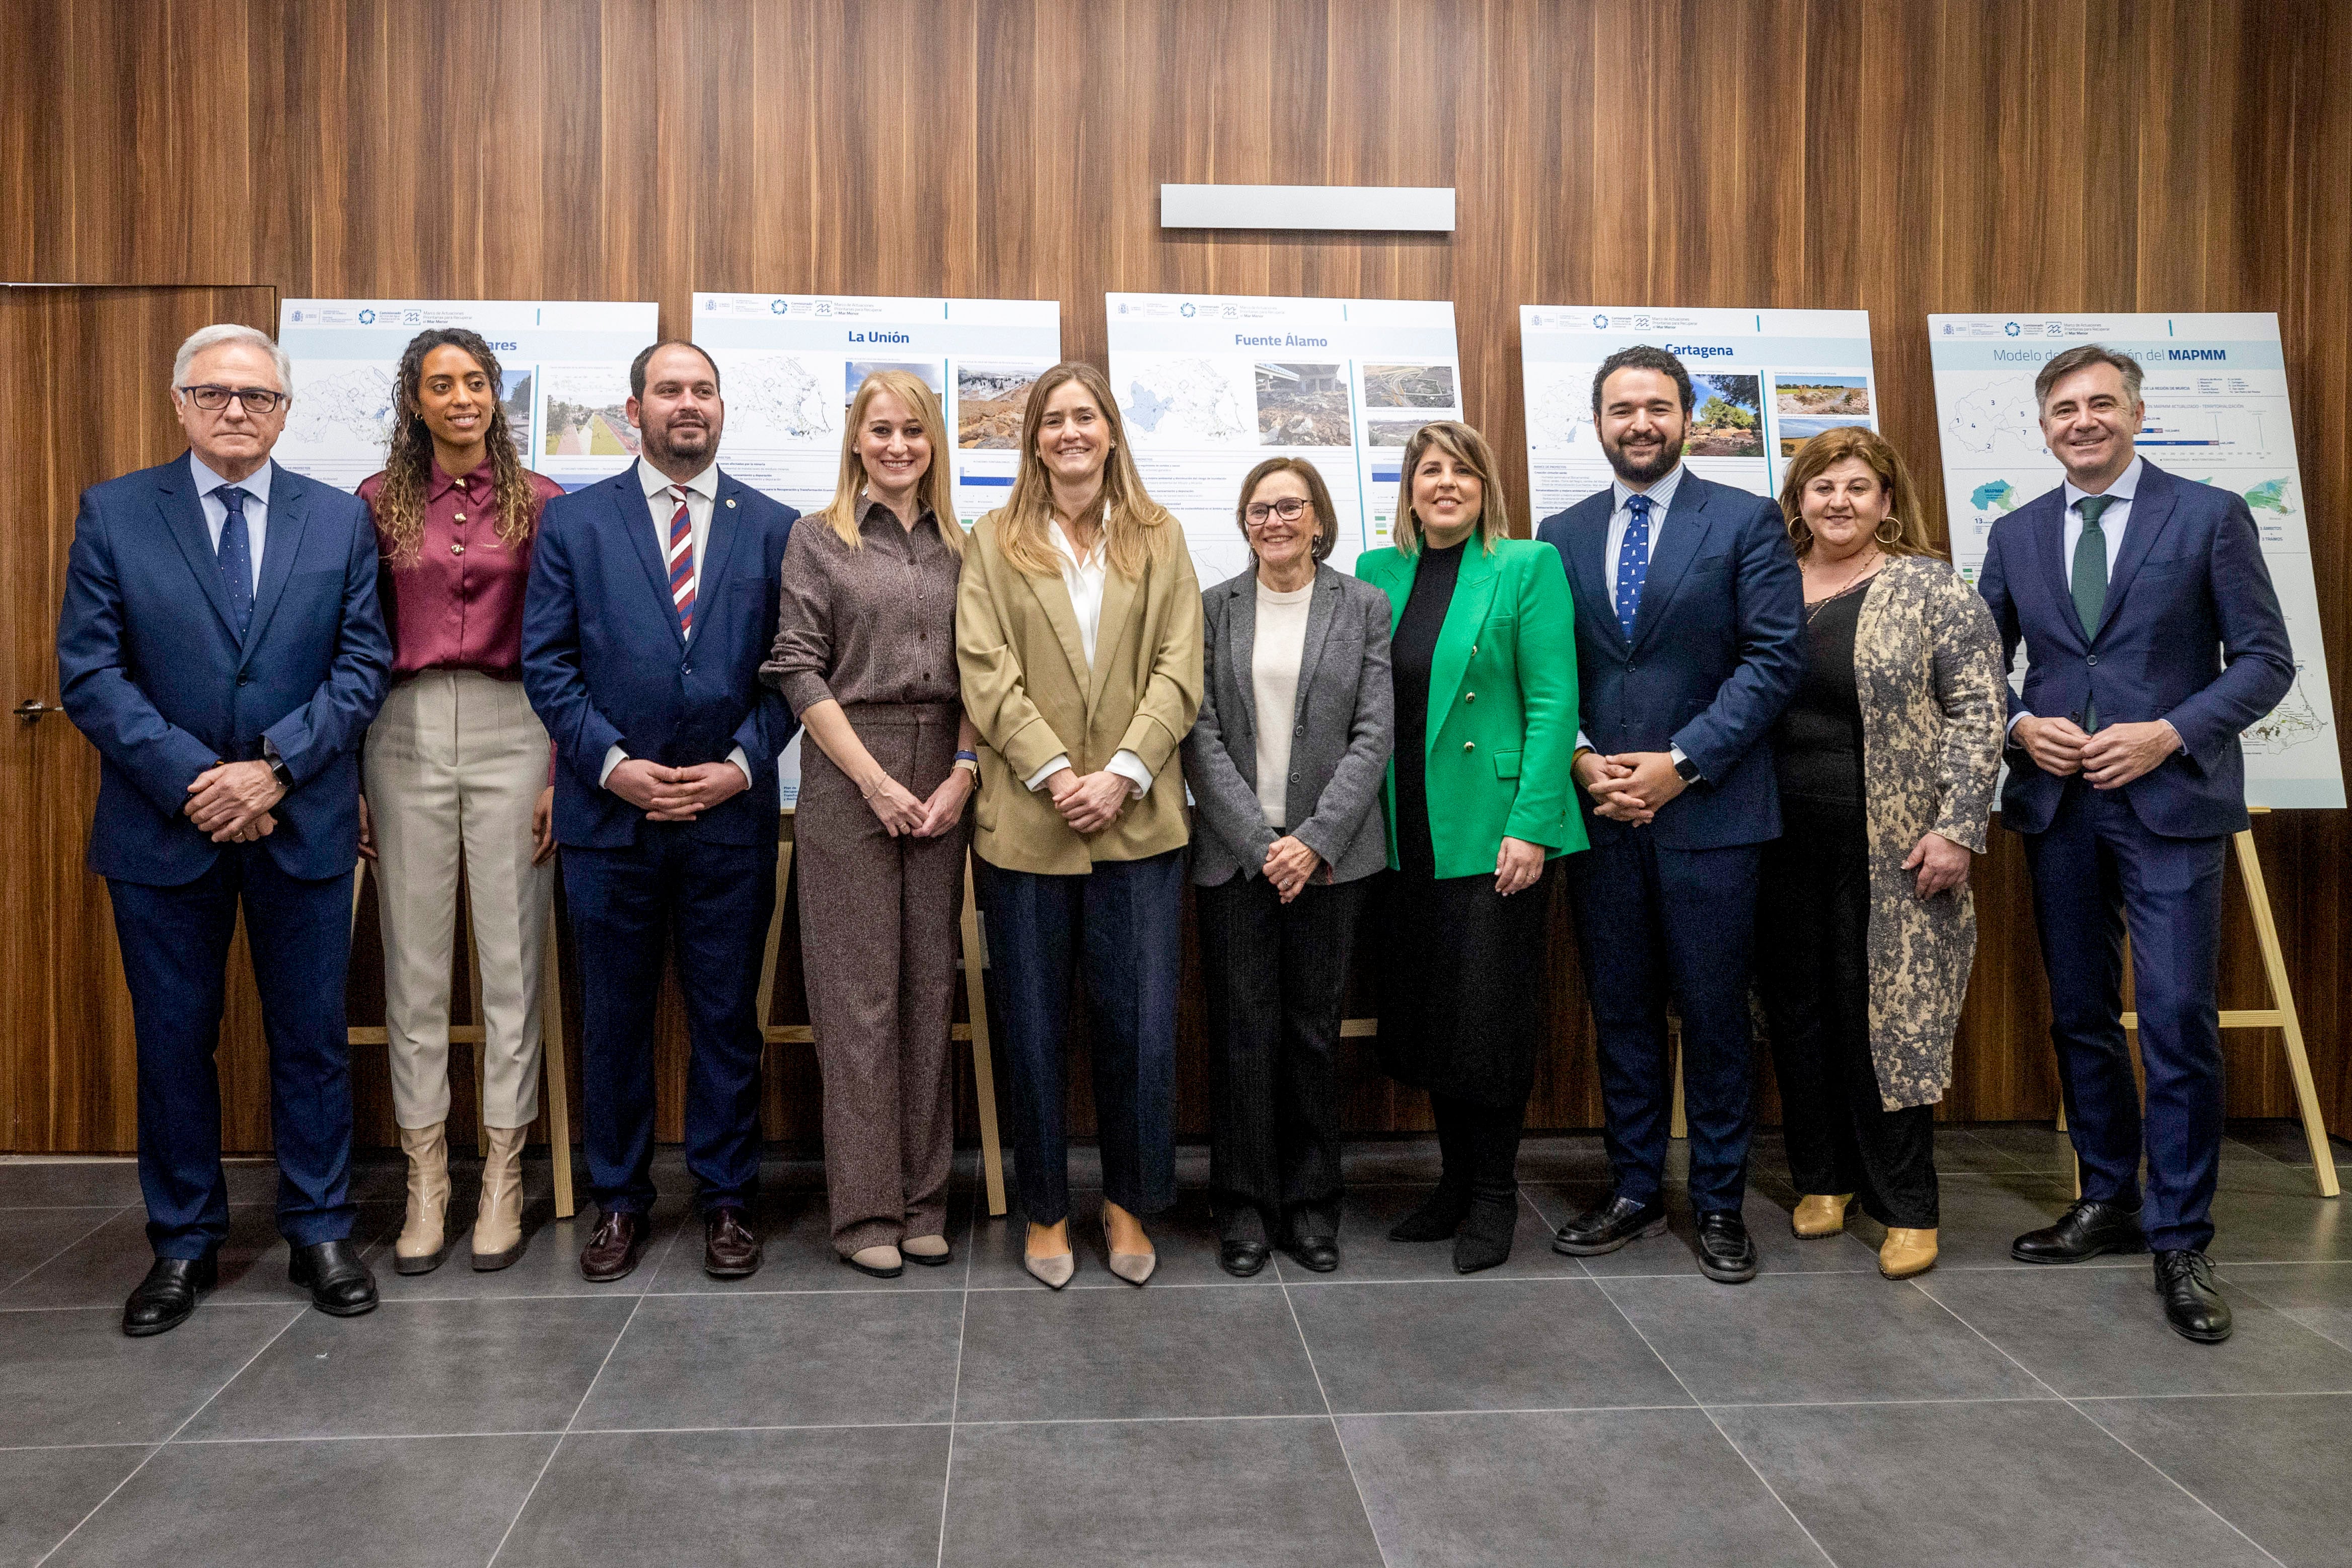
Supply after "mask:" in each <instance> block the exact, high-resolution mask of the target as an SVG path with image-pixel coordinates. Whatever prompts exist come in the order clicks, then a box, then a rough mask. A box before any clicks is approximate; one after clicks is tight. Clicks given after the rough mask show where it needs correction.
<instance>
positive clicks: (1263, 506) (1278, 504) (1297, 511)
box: [1242, 496, 1307, 528]
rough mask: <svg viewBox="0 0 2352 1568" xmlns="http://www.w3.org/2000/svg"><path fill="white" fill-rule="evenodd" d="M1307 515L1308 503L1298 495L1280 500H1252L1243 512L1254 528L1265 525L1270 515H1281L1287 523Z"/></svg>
mask: <svg viewBox="0 0 2352 1568" xmlns="http://www.w3.org/2000/svg"><path fill="white" fill-rule="evenodd" d="M1306 515H1307V503H1306V501H1305V500H1304V499H1302V498H1301V497H1297V496H1291V497H1286V498H1284V499H1282V500H1279V501H1252V502H1251V503H1250V504H1249V506H1248V507H1246V508H1244V511H1243V513H1242V516H1243V517H1246V518H1248V519H1249V526H1250V527H1252V528H1264V527H1265V521H1266V519H1267V518H1268V517H1280V518H1281V519H1282V520H1283V521H1284V522H1286V523H1295V522H1297V520H1298V519H1299V518H1301V517H1305V516H1306Z"/></svg>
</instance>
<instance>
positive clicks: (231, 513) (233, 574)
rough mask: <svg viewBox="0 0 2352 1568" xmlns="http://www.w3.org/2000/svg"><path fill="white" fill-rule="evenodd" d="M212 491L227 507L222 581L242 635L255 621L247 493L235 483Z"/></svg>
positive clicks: (221, 539) (222, 542)
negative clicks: (246, 524) (247, 525)
mask: <svg viewBox="0 0 2352 1568" xmlns="http://www.w3.org/2000/svg"><path fill="white" fill-rule="evenodd" d="M213 494H215V495H216V496H218V497H220V498H221V505H222V506H224V507H227V508H228V517H227V518H226V520H225V521H223V522H222V524H221V537H220V556H219V560H220V570H221V585H222V586H223V587H225V588H226V589H227V590H228V613H229V619H230V620H231V621H233V622H236V634H237V635H238V636H239V637H240V638H242V637H243V636H244V635H245V629H246V628H247V626H249V625H251V624H252V623H253V540H252V538H251V536H249V535H248V534H247V532H246V528H245V503H246V501H247V496H246V493H245V492H244V491H242V490H240V489H238V488H237V487H236V486H234V485H224V486H221V487H220V488H219V489H217V490H215V491H214V492H213Z"/></svg>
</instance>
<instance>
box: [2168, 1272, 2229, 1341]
mask: <svg viewBox="0 0 2352 1568" xmlns="http://www.w3.org/2000/svg"><path fill="white" fill-rule="evenodd" d="M2156 1293H2157V1294H2158V1295H2159V1296H2162V1297H2163V1298H2164V1321H2165V1322H2168V1323H2170V1324H2171V1325H2172V1332H2173V1333H2177V1334H2179V1336H2180V1337H2181V1338H2183V1339H2193V1340H2195V1341H2196V1342H2197V1343H2199V1344H2220V1343H2221V1342H2222V1341H2223V1340H2225V1339H2228V1338H2229V1337H2230V1329H2231V1322H2230V1303H2229V1302H2227V1301H2223V1300H2222V1299H2221V1291H2217V1290H2215V1289H2214V1288H2213V1260H2211V1259H2210V1258H2208V1257H2206V1256H2205V1254H2204V1253H2202V1252H2192V1251H2189V1249H2186V1248H2179V1249H2174V1248H2167V1249H2165V1250H2163V1251H2161V1252H2158V1254H2157V1255H2156Z"/></svg>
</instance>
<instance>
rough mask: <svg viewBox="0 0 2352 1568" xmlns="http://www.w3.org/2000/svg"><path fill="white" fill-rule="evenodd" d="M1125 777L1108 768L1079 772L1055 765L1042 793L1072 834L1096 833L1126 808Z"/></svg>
mask: <svg viewBox="0 0 2352 1568" xmlns="http://www.w3.org/2000/svg"><path fill="white" fill-rule="evenodd" d="M1129 788H1130V785H1129V780H1128V779H1127V778H1126V777H1125V776H1124V775H1122V774H1118V773H1113V772H1112V771H1110V770H1109V769H1108V768H1103V769H1101V770H1099V771H1097V772H1094V773H1088V774H1085V775H1081V774H1080V773H1079V772H1078V770H1077V769H1076V768H1056V769H1055V772H1054V776H1053V777H1052V778H1050V779H1046V780H1045V794H1046V795H1047V797H1048V798H1049V799H1051V800H1053V802H1054V810H1056V811H1059V812H1061V813H1062V821H1066V822H1067V823H1069V824H1070V831H1072V832H1074V833H1098V832H1101V831H1103V830H1104V829H1105V828H1108V827H1109V826H1110V825H1111V823H1112V822H1114V821H1118V814H1119V811H1120V810H1122V809H1124V808H1125V806H1126V805H1127V800H1128V791H1129Z"/></svg>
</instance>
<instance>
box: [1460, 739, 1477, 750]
mask: <svg viewBox="0 0 2352 1568" xmlns="http://www.w3.org/2000/svg"><path fill="white" fill-rule="evenodd" d="M1462 749H1463V750H1465V751H1475V750H1477V749H1478V743H1477V742H1476V741H1475V740H1465V741H1464V742H1463V743H1462Z"/></svg>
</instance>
